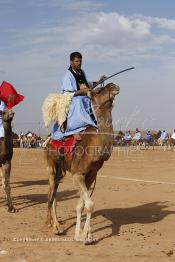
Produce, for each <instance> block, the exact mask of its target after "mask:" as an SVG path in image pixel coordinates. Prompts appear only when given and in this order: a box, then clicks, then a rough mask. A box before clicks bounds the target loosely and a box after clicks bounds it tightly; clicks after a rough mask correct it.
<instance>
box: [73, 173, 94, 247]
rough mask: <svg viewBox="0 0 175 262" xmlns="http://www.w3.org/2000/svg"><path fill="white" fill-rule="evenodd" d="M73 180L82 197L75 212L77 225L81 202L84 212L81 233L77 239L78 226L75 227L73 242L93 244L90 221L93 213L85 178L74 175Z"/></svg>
mask: <svg viewBox="0 0 175 262" xmlns="http://www.w3.org/2000/svg"><path fill="white" fill-rule="evenodd" d="M73 180H74V183H75V185H76V186H77V187H78V188H79V191H80V195H82V196H81V198H82V200H81V198H80V201H79V206H80V210H79V211H78V212H77V214H78V216H79V217H78V218H77V222H78V223H80V219H81V216H80V213H81V212H82V208H83V201H84V207H85V210H86V221H85V225H84V228H83V231H82V232H81V233H80V234H79V237H77V232H78V229H79V230H80V226H79V225H76V232H75V240H77V241H83V242H85V243H89V244H90V243H92V242H93V239H92V235H91V226H90V221H91V215H92V212H93V207H94V203H93V201H92V200H91V198H90V196H89V192H88V189H87V187H86V184H85V177H84V176H83V175H80V174H75V175H74V176H73Z"/></svg>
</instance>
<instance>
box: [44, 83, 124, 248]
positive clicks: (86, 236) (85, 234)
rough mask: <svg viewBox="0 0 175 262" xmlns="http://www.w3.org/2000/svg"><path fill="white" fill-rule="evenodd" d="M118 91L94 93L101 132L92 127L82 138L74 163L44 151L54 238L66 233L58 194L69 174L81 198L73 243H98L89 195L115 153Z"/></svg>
mask: <svg viewBox="0 0 175 262" xmlns="http://www.w3.org/2000/svg"><path fill="white" fill-rule="evenodd" d="M119 89H120V88H119V86H118V85H115V84H113V83H109V84H107V85H106V86H104V87H100V88H96V89H95V90H93V91H91V99H92V104H93V108H94V110H95V113H96V118H97V122H98V131H97V130H96V129H95V128H94V127H90V128H89V129H88V131H87V132H85V133H84V134H83V137H82V140H81V141H77V144H76V147H75V151H74V155H73V157H72V159H68V158H67V157H65V156H63V154H60V153H58V151H57V150H55V149H54V148H53V147H52V146H51V145H49V144H47V145H46V148H45V149H44V150H45V151H44V152H45V160H46V163H47V171H48V175H49V193H48V212H47V220H46V224H47V225H49V226H52V227H53V231H54V233H55V234H61V233H63V229H62V228H61V224H60V223H59V221H58V219H57V213H56V192H57V188H58V184H59V177H61V176H62V175H63V174H65V173H66V171H68V172H69V173H71V174H72V177H73V182H74V185H75V186H76V187H77V188H78V190H79V195H80V198H79V201H78V204H77V206H76V212H77V220H76V227H75V236H74V240H75V241H80V242H83V243H85V244H92V243H93V242H94V241H95V240H94V239H93V236H92V233H91V226H90V221H91V215H92V212H93V208H94V202H93V201H92V199H91V196H90V193H89V191H90V187H91V185H93V183H95V181H96V177H97V172H98V171H99V169H100V168H101V167H102V166H103V163H104V161H107V160H108V159H109V157H110V155H111V153H112V148H113V144H114V134H113V125H112V116H111V112H112V107H113V101H114V98H115V96H116V95H117V94H119ZM77 92H79V91H77ZM88 92H89V91H88ZM88 94H89V93H87V95H88ZM61 152H62V150H61ZM84 209H85V212H86V221H85V224H84V228H83V229H82V228H81V216H82V212H83V210H84Z"/></svg>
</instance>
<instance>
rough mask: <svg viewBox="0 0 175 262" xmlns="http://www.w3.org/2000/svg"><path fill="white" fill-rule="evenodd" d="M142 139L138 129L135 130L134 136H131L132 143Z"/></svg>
mask: <svg viewBox="0 0 175 262" xmlns="http://www.w3.org/2000/svg"><path fill="white" fill-rule="evenodd" d="M141 138H142V135H141V132H140V130H139V129H138V128H136V132H135V135H134V136H133V138H132V140H133V141H139V140H140V139H141Z"/></svg>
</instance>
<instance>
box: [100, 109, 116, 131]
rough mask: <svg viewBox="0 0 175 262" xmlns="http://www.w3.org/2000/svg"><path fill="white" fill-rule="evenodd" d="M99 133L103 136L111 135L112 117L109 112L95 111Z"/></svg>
mask: <svg viewBox="0 0 175 262" xmlns="http://www.w3.org/2000/svg"><path fill="white" fill-rule="evenodd" d="M96 117H97V122H98V128H99V131H100V132H101V133H102V134H103V133H104V134H107V133H109V134H113V125H112V116H111V111H110V110H102V111H100V110H97V112H96Z"/></svg>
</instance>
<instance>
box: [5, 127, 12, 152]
mask: <svg viewBox="0 0 175 262" xmlns="http://www.w3.org/2000/svg"><path fill="white" fill-rule="evenodd" d="M3 127H4V139H5V145H6V149H7V150H8V151H9V150H12V148H13V139H12V126H11V122H3Z"/></svg>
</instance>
